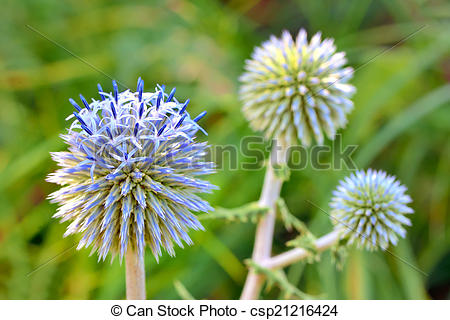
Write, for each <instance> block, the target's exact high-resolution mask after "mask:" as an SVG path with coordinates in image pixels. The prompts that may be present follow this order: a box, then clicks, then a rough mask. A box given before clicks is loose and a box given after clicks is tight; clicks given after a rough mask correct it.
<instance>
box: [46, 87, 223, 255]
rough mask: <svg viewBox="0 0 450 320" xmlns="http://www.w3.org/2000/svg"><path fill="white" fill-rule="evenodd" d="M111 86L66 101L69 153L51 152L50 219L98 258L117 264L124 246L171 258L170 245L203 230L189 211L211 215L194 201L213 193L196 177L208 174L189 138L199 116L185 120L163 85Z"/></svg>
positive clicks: (201, 148) (200, 150)
mask: <svg viewBox="0 0 450 320" xmlns="http://www.w3.org/2000/svg"><path fill="white" fill-rule="evenodd" d="M113 88H114V89H113V92H111V93H108V92H106V91H104V90H103V89H102V88H101V87H100V85H99V96H100V99H92V101H91V102H88V101H87V100H86V99H85V98H84V97H83V96H82V95H80V99H81V103H80V104H78V103H77V102H75V101H74V100H73V99H70V102H71V103H72V105H73V106H74V108H75V109H76V111H75V112H74V113H73V114H72V115H71V116H70V117H69V118H68V119H70V120H71V121H72V124H71V125H70V128H69V129H68V132H67V133H66V134H64V135H62V138H63V139H64V141H65V142H66V144H68V146H69V148H68V150H67V151H63V152H54V153H52V157H53V159H54V160H55V161H56V162H57V163H58V165H59V166H60V169H58V170H56V172H54V173H52V174H50V175H49V177H48V179H47V180H48V181H50V182H53V183H57V184H59V185H62V186H63V187H62V188H61V189H60V190H58V191H56V192H54V193H53V194H51V195H50V199H52V201H53V202H56V203H59V204H60V207H59V209H58V211H57V213H56V214H55V215H54V217H56V218H60V219H61V222H63V221H72V223H71V224H70V225H69V226H68V228H67V232H66V233H65V236H67V235H69V234H74V233H77V232H80V233H82V234H83V236H82V239H81V241H80V243H79V245H78V249H80V248H82V247H87V246H92V248H93V252H94V251H97V252H98V254H99V259H103V260H104V259H105V257H106V255H107V254H108V253H109V252H110V253H111V254H112V257H113V258H114V256H116V255H117V254H118V255H119V256H120V259H122V257H123V256H124V254H125V252H126V250H127V248H128V247H129V246H131V247H132V248H133V249H134V250H136V251H137V252H138V253H139V254H140V255H142V254H143V251H144V247H145V246H146V245H148V246H149V247H150V249H151V250H152V252H153V255H154V256H155V257H156V259H158V257H159V256H160V255H161V248H164V249H165V250H166V251H167V252H168V253H169V254H170V255H174V243H175V244H177V245H179V246H180V247H183V242H184V243H187V244H191V243H192V241H191V239H190V238H189V236H188V234H187V232H188V230H189V229H194V230H198V229H203V227H202V225H201V224H200V222H199V221H198V220H197V218H196V216H195V215H194V214H193V212H207V211H210V210H212V208H211V206H210V205H209V204H208V202H207V201H205V200H202V199H201V198H200V197H199V196H198V195H197V193H200V192H211V190H213V189H215V186H213V185H212V184H210V183H209V182H207V181H204V180H202V179H199V176H201V175H204V174H209V173H212V172H213V171H214V168H213V165H212V164H211V163H210V162H206V161H204V155H205V152H206V148H207V144H206V143H202V142H196V137H195V134H196V132H197V131H198V130H201V131H204V130H203V129H202V128H201V127H200V126H199V125H198V124H197V122H198V121H199V120H200V119H201V117H203V116H204V115H205V113H206V112H203V113H201V114H200V115H199V116H198V117H196V118H194V119H191V117H190V115H189V113H188V112H187V110H186V108H187V105H188V103H189V100H187V101H186V102H184V103H181V102H179V101H178V100H177V99H176V98H175V96H174V94H175V89H173V90H172V91H171V92H170V93H169V94H167V93H166V92H165V91H164V87H163V86H158V87H157V88H155V91H154V92H144V81H142V80H141V79H139V81H138V85H137V91H136V92H131V91H130V90H126V91H123V92H119V89H118V87H117V84H116V83H115V82H113Z"/></svg>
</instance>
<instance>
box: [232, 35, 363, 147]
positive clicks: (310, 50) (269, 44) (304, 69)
mask: <svg viewBox="0 0 450 320" xmlns="http://www.w3.org/2000/svg"><path fill="white" fill-rule="evenodd" d="M345 63H346V59H345V54H344V53H343V52H339V53H336V47H335V46H334V44H333V40H332V39H324V40H323V41H322V40H321V34H320V33H316V34H315V35H314V36H313V37H312V39H311V41H309V42H308V40H307V35H306V31H305V30H303V29H301V30H300V32H299V33H298V35H297V37H296V39H295V40H294V39H293V38H292V36H291V35H290V34H289V32H287V31H284V32H283V34H282V36H281V38H276V37H274V36H272V37H271V38H270V39H269V40H268V41H266V42H264V43H263V44H262V46H261V47H256V48H255V50H254V51H253V54H252V59H251V60H247V61H246V65H245V70H246V71H245V72H244V74H243V75H242V76H241V77H240V81H241V83H242V85H241V88H240V96H241V100H242V102H243V104H244V105H243V111H244V115H245V116H246V118H247V120H249V121H250V125H251V126H252V128H253V129H254V130H256V131H262V132H264V134H265V136H266V137H267V138H272V137H273V138H277V139H281V140H284V141H285V143H286V144H287V145H294V144H297V141H298V140H300V141H301V143H302V144H304V145H306V146H308V145H310V144H311V143H312V141H313V139H314V140H315V141H316V142H317V143H318V144H322V143H323V141H324V136H325V135H326V136H328V138H330V139H333V138H334V136H335V134H336V131H337V130H338V129H339V128H342V127H344V126H345V124H346V122H347V117H346V115H347V114H348V113H349V112H350V111H351V110H352V108H353V102H352V101H351V100H350V98H351V97H352V95H353V93H354V91H355V88H354V87H353V86H352V85H350V84H348V83H347V82H348V81H349V79H350V78H351V77H352V76H353V69H352V68H350V67H347V68H344V67H343V66H344V65H345Z"/></svg>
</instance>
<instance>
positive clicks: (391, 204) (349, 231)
mask: <svg viewBox="0 0 450 320" xmlns="http://www.w3.org/2000/svg"><path fill="white" fill-rule="evenodd" d="M405 191H406V187H405V186H403V185H401V184H400V182H399V181H398V180H396V178H395V177H393V176H389V175H387V174H386V173H385V172H383V171H375V170H372V169H369V170H367V172H364V171H358V172H356V173H353V174H352V175H351V176H350V177H347V178H345V179H344V180H342V181H341V182H340V184H339V186H338V188H337V190H336V191H334V193H333V196H334V197H333V199H332V201H331V203H330V207H331V208H332V211H331V216H332V218H333V219H332V220H333V223H334V224H335V228H336V229H338V230H340V231H341V237H342V238H343V239H348V242H349V244H351V243H353V242H354V243H356V244H357V245H358V247H365V248H366V249H368V250H376V249H378V248H381V249H383V250H385V249H386V248H387V247H388V246H389V244H393V245H396V244H397V241H398V237H399V236H400V237H402V238H404V237H405V235H406V230H405V229H404V226H405V225H407V226H410V225H411V221H410V220H409V219H408V218H407V217H405V215H406V214H411V213H413V210H412V209H411V208H410V207H408V203H410V202H411V201H412V200H411V198H410V197H409V196H408V195H406V194H405Z"/></svg>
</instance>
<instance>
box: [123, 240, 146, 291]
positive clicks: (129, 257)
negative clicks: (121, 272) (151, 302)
mask: <svg viewBox="0 0 450 320" xmlns="http://www.w3.org/2000/svg"><path fill="white" fill-rule="evenodd" d="M125 264H126V267H125V268H126V283H127V300H145V267H144V255H142V256H139V255H138V254H137V253H136V252H135V251H134V250H132V249H131V247H128V250H127V252H126V254H125Z"/></svg>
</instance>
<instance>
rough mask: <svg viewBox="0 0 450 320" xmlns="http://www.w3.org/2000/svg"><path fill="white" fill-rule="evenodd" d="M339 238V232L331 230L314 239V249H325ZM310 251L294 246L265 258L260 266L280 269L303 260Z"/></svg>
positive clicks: (319, 250) (320, 250)
mask: <svg viewBox="0 0 450 320" xmlns="http://www.w3.org/2000/svg"><path fill="white" fill-rule="evenodd" d="M338 240H339V233H338V231H336V230H333V231H331V232H330V233H328V234H326V235H324V236H323V237H321V238H319V239H317V240H316V243H315V245H316V249H317V251H318V252H322V251H325V250H326V249H328V248H330V247H331V246H333V245H334V244H336V243H337V242H338ZM310 255H311V253H310V252H309V251H308V250H306V249H303V248H295V249H291V250H289V251H286V252H283V253H281V254H279V255H277V256H274V257H271V258H268V259H266V260H265V261H263V262H261V263H260V265H261V267H264V268H267V269H280V268H284V267H287V266H289V265H291V264H293V263H295V262H298V261H300V260H303V259H305V258H307V257H309V256H310Z"/></svg>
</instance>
